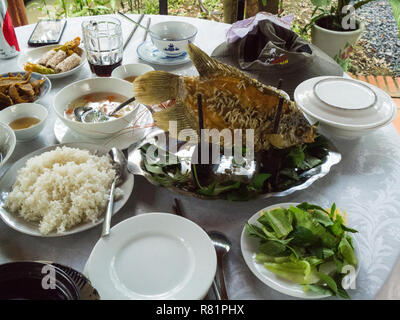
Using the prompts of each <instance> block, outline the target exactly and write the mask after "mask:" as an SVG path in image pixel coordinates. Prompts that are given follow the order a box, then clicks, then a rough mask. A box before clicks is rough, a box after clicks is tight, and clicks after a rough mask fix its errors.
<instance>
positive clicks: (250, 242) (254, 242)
mask: <svg viewBox="0 0 400 320" xmlns="http://www.w3.org/2000/svg"><path fill="white" fill-rule="evenodd" d="M298 204H299V203H278V204H274V205H272V206H268V207H266V208H264V209H262V210H260V211H259V212H257V213H256V214H254V215H253V216H252V217H251V218H250V219H249V220H248V221H247V222H248V223H249V224H256V225H260V223H259V222H258V221H257V220H258V218H260V214H261V213H262V212H264V211H268V210H271V209H274V208H278V207H279V208H283V209H287V208H289V207H290V206H297V205H298ZM353 240H355V238H354V237H353ZM259 243H260V241H259V239H255V238H252V237H249V236H248V235H247V233H246V230H245V228H243V231H242V235H241V238H240V247H241V250H242V255H243V259H244V261H245V262H246V264H247V266H248V267H249V269H250V271H251V272H252V273H253V274H254V275H255V276H256V277H257V278H258V279H259V280H261V281H262V282H263V283H265V284H266V285H267V286H269V287H271V288H272V289H274V290H276V291H279V292H281V293H283V294H286V295H289V296H292V297H297V298H304V299H321V298H327V297H330V295H321V294H315V293H312V292H304V291H303V289H302V285H300V284H297V283H294V282H291V281H288V280H286V279H283V278H281V277H279V276H277V275H276V274H275V273H273V272H272V271H269V270H267V269H265V268H264V266H263V264H261V263H258V262H256V260H255V257H256V252H257V249H258V246H259ZM354 247H355V248H354V250H355V253H356V255H357V258H358V259H359V257H360V255H359V254H358V246H357V242H356V241H354ZM360 264H361V263H360V261H358V266H357V268H356V276H357V274H358V271H359V266H360Z"/></svg>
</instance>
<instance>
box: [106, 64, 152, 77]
mask: <svg viewBox="0 0 400 320" xmlns="http://www.w3.org/2000/svg"><path fill="white" fill-rule="evenodd" d="M149 71H154V68H153V67H151V66H149V65H147V64H143V63H131V64H124V65H122V66H119V67H118V68H116V69H114V70H113V72H112V73H111V76H112V77H114V78H118V79H122V80H125V81H128V82H132V81H129V80H127V78H130V77H138V76H141V75H142V74H145V73H147V72H149Z"/></svg>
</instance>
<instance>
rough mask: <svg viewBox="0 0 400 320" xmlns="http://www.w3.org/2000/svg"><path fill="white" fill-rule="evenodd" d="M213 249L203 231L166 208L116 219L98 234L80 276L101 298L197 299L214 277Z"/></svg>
mask: <svg viewBox="0 0 400 320" xmlns="http://www.w3.org/2000/svg"><path fill="white" fill-rule="evenodd" d="M216 263H217V262H216V254H215V249H214V246H213V244H212V242H211V240H210V238H209V237H208V235H207V233H206V232H205V231H204V230H203V229H202V228H200V227H199V226H198V225H196V224H195V223H194V222H192V221H190V220H188V219H185V218H182V217H180V216H177V215H173V214H169V213H145V214H141V215H138V216H135V217H132V218H129V219H126V220H124V221H122V222H121V223H119V224H117V225H116V226H114V227H113V228H112V229H111V232H110V235H109V236H108V237H107V238H100V240H99V241H98V242H97V243H96V245H95V247H94V248H93V251H92V253H91V254H90V257H89V259H88V261H87V263H86V267H85V271H84V273H85V275H86V276H87V277H88V278H89V279H90V281H91V282H92V284H93V286H94V287H95V288H96V289H97V291H98V292H99V294H100V297H101V298H102V299H113V300H114V299H123V300H125V299H152V300H169V299H174V300H175V299H178V300H179V299H184V300H186V299H191V300H194V299H203V298H204V297H205V296H206V294H207V292H208V290H209V288H210V287H211V284H212V282H213V279H214V275H215V271H216Z"/></svg>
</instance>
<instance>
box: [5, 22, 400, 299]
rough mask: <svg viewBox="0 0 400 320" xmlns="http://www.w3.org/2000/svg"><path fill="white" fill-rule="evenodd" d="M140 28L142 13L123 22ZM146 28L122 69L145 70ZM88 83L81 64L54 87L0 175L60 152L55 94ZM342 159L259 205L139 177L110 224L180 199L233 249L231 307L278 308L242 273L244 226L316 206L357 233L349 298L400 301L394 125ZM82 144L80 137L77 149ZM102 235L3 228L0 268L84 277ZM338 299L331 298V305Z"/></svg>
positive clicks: (211, 42)
mask: <svg viewBox="0 0 400 320" xmlns="http://www.w3.org/2000/svg"><path fill="white" fill-rule="evenodd" d="M129 16H130V17H131V18H132V19H134V20H137V19H138V17H139V15H134V14H132V15H129ZM115 17H116V18H118V19H119V20H120V21H121V24H122V32H123V37H124V39H126V38H127V37H128V36H129V34H130V32H131V31H132V29H133V28H134V25H133V24H132V23H131V22H129V21H127V20H125V19H123V18H121V17H120V16H117V15H115ZM148 17H151V22H152V24H155V23H157V22H161V21H186V22H189V23H191V24H193V25H195V26H196V27H197V28H198V34H197V36H196V39H195V41H194V43H195V44H196V45H197V46H199V47H200V48H201V49H202V50H204V51H205V52H206V53H208V54H211V53H212V52H213V50H214V49H215V48H216V47H217V46H218V45H220V44H221V43H223V42H224V41H225V37H226V32H227V30H228V29H229V28H230V27H231V25H229V24H225V23H219V22H216V21H210V20H205V19H197V18H189V17H183V16H162V15H146V16H145V18H144V19H143V20H142V21H143V22H142V23H143V24H145V22H146V18H148ZM92 18H93V17H74V18H68V19H67V25H66V29H65V31H64V33H63V36H62V38H61V43H63V42H65V41H68V40H71V39H73V38H75V37H76V36H80V37H82V32H81V23H82V22H83V21H85V20H87V19H92ZM34 26H35V25H33V24H31V25H26V26H22V27H17V28H15V31H16V35H17V39H18V42H19V46H20V48H21V52H26V51H27V50H32V48H31V47H28V44H27V43H28V39H29V36H30V34H31V33H32V31H33V29H34ZM143 35H144V30H143V29H142V28H138V29H137V30H136V32H135V34H134V36H133V37H132V39H131V40H130V42H129V43H128V45H127V47H126V49H125V50H124V55H123V64H128V63H145V62H144V61H142V60H140V58H139V57H138V55H137V51H136V50H137V47H138V45H139V44H140V43H141V42H142V41H143ZM17 60H18V56H17V57H15V58H11V59H8V60H0V73H6V72H15V71H23V70H22V68H21V66H19V65H18V63H17ZM153 67H154V68H155V69H156V70H165V71H168V72H173V73H177V74H180V75H196V74H197V71H196V69H195V68H194V66H193V65H192V63H191V62H189V63H186V64H182V65H177V66H161V65H153ZM90 77H93V75H92V74H91V71H90V69H89V65H88V64H86V65H85V66H84V67H83V68H81V70H80V71H79V72H77V73H75V74H73V75H71V76H68V77H65V78H61V79H53V80H51V84H52V89H51V92H50V94H48V95H47V96H46V97H45V98H44V100H43V101H42V102H41V103H42V104H43V105H44V106H45V107H46V108H47V109H48V111H49V116H48V119H47V120H46V121H47V123H46V126H45V128H44V130H43V131H42V132H41V133H40V135H39V136H38V137H37V138H35V139H34V140H32V141H28V142H17V144H16V148H15V150H14V153H13V154H12V156H11V158H10V159H9V161H8V162H7V163H5V164H4V166H3V167H2V168H1V170H0V177H1V176H2V175H4V173H5V171H6V170H7V169H8V168H9V167H10V166H11V165H12V164H13V163H15V162H16V161H17V160H18V159H20V158H22V157H23V156H25V155H27V154H28V153H30V152H33V151H35V150H37V149H39V148H43V147H46V146H49V145H54V144H57V143H58V142H57V139H56V137H55V134H54V124H55V120H56V118H57V116H56V114H55V112H54V110H53V106H52V103H53V98H54V96H55V94H56V93H57V92H58V91H59V90H61V89H62V88H64V87H65V86H67V85H69V84H71V83H73V82H75V81H78V80H81V79H85V78H90ZM329 138H330V139H331V141H332V142H333V143H334V145H335V146H336V148H337V149H338V150H339V152H340V153H341V155H342V160H341V162H340V163H339V164H337V165H335V166H334V167H333V168H332V169H331V171H330V172H329V174H327V175H326V176H325V177H323V178H321V179H319V180H317V181H315V182H314V183H313V184H312V185H311V186H310V187H308V188H307V189H305V190H301V191H297V192H295V193H293V194H291V195H288V196H284V197H271V198H266V199H255V200H251V201H244V202H240V201H238V202H232V201H227V200H204V199H199V198H193V197H190V196H186V195H180V194H176V193H174V192H173V191H170V190H168V189H166V188H163V187H158V186H155V185H153V184H151V183H149V182H148V181H147V180H146V179H145V178H144V177H143V176H135V182H134V187H133V192H132V194H131V196H130V198H129V200H128V202H127V203H126V204H125V206H124V207H123V209H122V210H121V211H120V212H118V213H117V214H116V215H114V216H113V219H112V225H116V224H118V223H120V222H121V221H123V220H125V219H127V218H129V217H132V216H136V215H142V214H146V213H150V212H166V213H172V212H173V210H172V206H173V204H174V199H175V198H178V199H179V200H180V203H181V207H182V210H184V212H185V215H186V217H187V218H188V219H190V220H192V221H194V222H195V223H196V224H198V225H199V226H201V227H202V228H204V229H206V230H217V231H221V232H223V233H225V234H226V235H227V237H228V238H229V239H230V241H231V242H232V248H231V251H230V252H229V253H228V255H227V256H226V260H225V262H226V263H225V280H226V284H227V291H228V295H229V298H230V299H245V300H247V299H252V300H274V299H293V298H292V297H289V296H287V295H284V294H281V293H279V292H277V291H275V290H273V289H271V288H270V287H268V286H266V285H265V284H264V283H262V282H261V281H260V280H258V279H257V278H256V277H255V276H254V275H253V274H252V273H251V271H250V269H249V268H248V267H247V265H246V263H245V261H244V259H243V257H242V253H241V248H240V238H241V233H242V230H243V227H244V225H245V223H246V221H247V220H248V219H249V218H250V217H251V216H252V215H254V214H255V213H256V212H258V211H259V210H261V209H262V208H265V207H267V206H270V205H273V204H278V203H284V202H304V201H307V202H310V203H315V204H318V205H320V206H325V207H330V206H331V205H332V203H335V204H336V206H337V207H339V208H341V209H342V210H346V212H347V213H348V225H349V226H351V227H352V228H355V229H357V230H358V233H356V234H355V238H356V240H357V243H358V252H359V261H360V271H359V274H358V276H357V278H356V286H355V289H349V294H350V296H351V297H352V299H396V298H397V299H400V263H399V262H398V260H399V254H400V136H399V134H398V133H397V132H396V130H395V128H394V126H393V125H392V124H390V125H388V126H386V127H384V128H382V129H379V130H377V131H375V132H373V133H371V134H369V135H367V136H364V137H361V138H358V139H354V140H342V139H338V138H335V137H329ZM83 140H84V138H82V141H83ZM100 235H101V225H98V226H96V227H94V228H91V229H89V230H86V231H84V232H80V233H76V234H73V235H68V236H61V237H34V236H29V235H26V234H23V233H20V232H18V231H15V230H13V229H12V228H10V227H9V226H7V225H6V224H5V223H4V222H3V221H0V264H2V263H6V262H11V261H22V260H34V261H37V260H40V261H54V262H57V263H60V264H64V265H67V266H70V267H72V268H74V269H76V270H78V271H80V272H82V271H83V270H84V267H85V263H86V261H87V259H88V257H89V255H90V253H91V251H92V249H93V247H94V245H95V244H96V242H97V241H98V240H99V238H100ZM333 299H336V298H333Z"/></svg>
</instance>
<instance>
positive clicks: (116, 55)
mask: <svg viewBox="0 0 400 320" xmlns="http://www.w3.org/2000/svg"><path fill="white" fill-rule="evenodd" d="M82 34H83V43H84V45H85V49H86V54H87V59H88V61H89V65H90V70H91V71H92V72H93V73H94V74H96V75H97V76H99V77H109V76H111V72H112V71H113V70H114V69H115V68H116V67H118V66H120V65H121V63H122V56H123V40H122V29H121V22H120V21H119V20H118V19H115V18H111V17H101V18H99V19H90V20H88V21H84V22H82Z"/></svg>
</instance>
